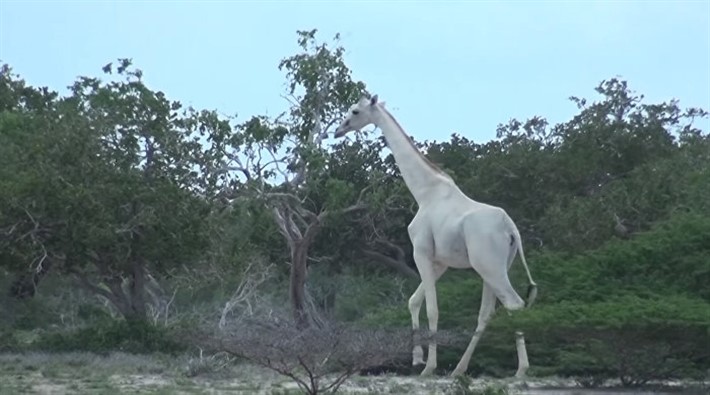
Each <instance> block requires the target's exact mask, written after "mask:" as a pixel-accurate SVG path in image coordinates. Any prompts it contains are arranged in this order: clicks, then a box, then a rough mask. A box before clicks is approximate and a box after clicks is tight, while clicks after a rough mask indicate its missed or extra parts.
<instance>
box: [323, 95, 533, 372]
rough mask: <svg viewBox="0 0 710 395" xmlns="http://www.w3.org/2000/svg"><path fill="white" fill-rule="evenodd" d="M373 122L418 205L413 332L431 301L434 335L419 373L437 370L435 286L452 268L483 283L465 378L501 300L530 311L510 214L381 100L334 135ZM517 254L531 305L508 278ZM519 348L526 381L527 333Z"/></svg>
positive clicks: (361, 106)
mask: <svg viewBox="0 0 710 395" xmlns="http://www.w3.org/2000/svg"><path fill="white" fill-rule="evenodd" d="M370 124H374V125H375V126H376V127H378V128H379V129H380V130H382V134H383V135H384V137H385V140H386V141H387V146H388V147H389V148H390V150H391V151H392V154H393V156H394V158H395V161H396V163H397V167H398V168H399V170H400V173H401V174H402V178H403V179H404V182H405V184H406V185H407V188H408V189H409V191H410V193H411V194H412V196H413V197H414V199H415V200H416V202H417V205H418V210H417V213H416V215H415V216H414V218H413V219H412V222H411V223H410V224H409V226H408V227H407V231H408V233H409V238H410V240H411V242H412V247H413V252H414V261H415V264H416V266H417V270H418V271H419V275H420V276H421V283H420V284H419V286H418V287H417V289H416V291H414V293H413V294H412V296H411V297H410V298H409V311H410V313H411V317H412V329H413V331H414V332H415V333H416V332H417V331H418V330H419V313H420V310H421V306H422V303H424V302H426V312H427V317H428V320H429V332H430V334H431V335H432V336H430V339H431V340H430V341H429V349H428V351H429V352H428V355H427V359H426V365H425V367H424V369H423V370H422V372H421V374H422V375H429V374H432V373H433V372H434V370H435V369H436V366H437V362H436V340H435V335H436V332H437V327H438V319H439V311H438V304H437V299H436V282H437V280H438V279H439V278H440V277H441V276H442V275H443V274H444V272H446V270H447V269H449V268H452V269H471V268H473V269H474V270H475V271H476V272H477V273H478V274H479V275H480V276H481V278H482V279H483V294H482V297H481V307H480V310H479V313H478V323H477V326H476V329H475V331H474V333H473V336H472V337H471V341H470V342H469V344H468V347H467V348H466V351H464V353H463V355H462V356H461V359H460V361H459V363H458V365H457V366H456V368H455V369H454V371H453V372H452V375H458V374H463V373H464V372H465V371H466V370H467V369H468V365H469V362H470V360H471V356H472V355H473V351H474V349H475V348H476V345H477V344H478V342H479V340H480V339H481V336H482V335H483V332H484V330H485V328H486V325H487V324H488V322H489V321H490V319H491V317H492V316H493V313H494V311H495V305H496V299H498V300H500V301H501V303H502V304H503V306H504V307H505V309H506V310H508V311H509V312H510V311H514V310H519V309H522V308H523V307H525V306H526V305H527V306H530V305H531V304H532V303H533V301H534V300H535V297H536V295H537V285H536V284H535V281H533V279H532V276H531V275H530V270H529V269H528V265H527V262H526V261H525V255H524V253H523V245H522V240H521V238H520V232H519V231H518V228H517V227H516V225H515V223H514V222H513V220H512V219H511V218H510V217H509V216H508V214H507V213H506V212H505V210H503V209H502V208H500V207H495V206H492V205H488V204H485V203H481V202H477V201H475V200H473V199H471V198H469V197H468V196H466V195H465V194H464V193H463V192H462V191H461V190H460V189H459V187H458V186H457V185H456V183H455V182H454V180H453V179H452V178H451V177H450V176H449V175H448V174H447V173H445V172H444V171H442V170H441V169H440V168H438V167H437V166H436V165H434V164H433V163H431V162H430V161H429V160H428V159H427V158H426V157H425V156H424V155H423V154H422V153H421V152H420V151H419V150H418V149H417V147H416V146H415V145H414V143H413V142H412V140H411V139H410V138H409V136H408V135H407V134H406V132H405V131H404V129H403V128H402V127H401V126H400V124H399V123H398V122H397V120H396V119H395V118H394V117H393V116H392V114H391V113H390V112H389V111H388V110H387V109H385V107H384V102H380V101H379V98H378V96H377V95H374V96H372V97H362V98H361V99H360V100H359V101H358V102H357V103H355V104H354V105H353V106H352V107H351V108H350V109H349V111H348V114H347V115H346V116H345V118H344V119H343V120H342V121H341V123H340V125H339V126H338V127H337V129H336V130H335V133H334V136H335V137H336V138H340V137H343V136H345V135H346V134H347V133H349V132H352V131H355V130H360V129H362V128H363V127H365V126H368V125H370ZM518 254H519V255H520V258H521V261H522V263H523V267H524V268H525V272H526V274H527V277H528V281H529V287H528V295H527V303H526V302H525V301H523V299H522V298H521V297H520V295H518V293H517V292H516V291H515V289H514V288H513V286H512V284H511V283H510V279H509V277H508V270H509V269H510V266H511V265H512V263H513V260H514V259H515V257H516V255H518ZM417 338H418V337H417V336H415V339H417ZM515 343H516V349H517V354H518V370H517V372H516V374H515V375H516V377H522V376H524V375H525V373H526V371H527V369H528V368H529V366H530V365H529V362H528V356H527V350H526V348H525V340H524V338H523V334H522V332H517V333H516V339H515ZM423 363H424V350H423V349H422V347H421V344H419V342H418V341H417V340H415V344H414V348H413V350H412V364H413V365H418V364H423Z"/></svg>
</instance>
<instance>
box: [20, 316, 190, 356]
mask: <svg viewBox="0 0 710 395" xmlns="http://www.w3.org/2000/svg"><path fill="white" fill-rule="evenodd" d="M31 347H32V348H34V349H38V350H43V351H52V352H65V351H90V352H96V353H106V352H110V351H123V352H126V353H133V354H148V353H155V352H162V353H173V354H174V353H181V352H184V351H186V349H187V346H186V345H185V344H184V343H180V342H178V341H176V340H174V339H173V338H172V333H170V332H169V331H168V330H166V329H165V328H161V327H157V326H155V325H152V324H150V323H148V322H146V321H127V320H100V321H96V322H95V323H94V324H93V325H90V326H87V327H83V328H79V329H76V330H73V331H69V332H55V333H48V334H46V335H44V336H43V337H41V338H40V339H38V340H37V341H36V342H34V343H33V344H32V345H31Z"/></svg>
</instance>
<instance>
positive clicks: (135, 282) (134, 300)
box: [126, 260, 148, 320]
mask: <svg viewBox="0 0 710 395" xmlns="http://www.w3.org/2000/svg"><path fill="white" fill-rule="evenodd" d="M132 266H133V267H132V273H131V283H130V287H131V288H130V289H131V292H130V295H131V297H130V299H131V300H130V305H131V311H132V316H133V317H132V319H136V320H146V319H147V318H148V317H147V312H146V301H145V285H146V282H145V267H144V264H143V262H142V261H139V260H134V261H133V263H132ZM126 319H128V317H126Z"/></svg>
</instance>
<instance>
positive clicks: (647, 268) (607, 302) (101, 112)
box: [0, 31, 710, 385]
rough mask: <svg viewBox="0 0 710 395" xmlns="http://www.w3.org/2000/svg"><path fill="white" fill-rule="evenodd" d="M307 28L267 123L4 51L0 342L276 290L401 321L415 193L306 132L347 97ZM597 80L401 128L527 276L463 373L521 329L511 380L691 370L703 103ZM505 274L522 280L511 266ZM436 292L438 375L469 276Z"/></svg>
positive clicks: (33, 343) (139, 327)
mask: <svg viewBox="0 0 710 395" xmlns="http://www.w3.org/2000/svg"><path fill="white" fill-rule="evenodd" d="M315 34H316V32H315V31H309V32H299V33H298V42H299V45H300V46H301V51H300V52H299V53H297V54H295V55H293V56H290V57H287V58H285V59H284V60H283V61H282V62H281V63H280V64H279V65H278V66H279V67H280V68H281V69H282V70H283V71H284V72H285V77H286V80H287V87H288V89H287V91H286V93H285V97H286V98H287V99H288V100H287V101H286V102H285V103H284V104H285V106H286V111H285V113H284V114H283V115H282V116H280V117H276V118H270V117H266V116H261V115H257V114H255V115H254V116H252V117H251V118H248V119H236V118H233V117H225V116H222V115H220V114H221V113H219V112H217V111H207V110H198V109H194V108H185V107H183V106H182V104H181V103H180V102H178V101H171V100H169V99H168V98H166V97H165V95H164V94H163V93H162V92H158V91H154V90H152V89H151V88H150V87H148V86H146V85H145V83H144V82H143V80H142V75H143V72H142V71H141V70H139V69H137V68H135V67H134V66H133V65H132V64H131V61H130V60H129V59H119V60H118V62H116V63H110V64H107V65H105V66H104V68H103V70H104V75H103V76H102V77H101V78H98V77H79V78H78V79H77V80H76V81H75V82H74V83H73V84H72V85H71V89H70V93H69V94H68V95H66V96H60V95H59V94H57V93H55V92H53V91H51V90H50V89H47V88H41V87H33V86H29V85H27V84H26V83H25V81H24V80H23V79H22V78H21V76H20V75H17V74H15V71H13V70H12V69H11V68H10V66H8V65H5V66H3V68H2V71H1V73H0V273H2V278H1V279H0V286H2V287H3V288H4V289H5V291H3V294H2V295H1V296H0V298H1V299H0V302H1V303H0V317H2V320H1V321H0V334H1V335H2V336H1V339H2V340H0V350H3V351H8V350H13V351H22V350H38V349H39V350H49V351H65V350H93V351H97V352H106V351H110V350H124V351H128V352H154V351H161V352H176V353H177V352H189V351H191V350H194V349H195V347H196V345H195V344H194V342H193V341H192V340H191V338H190V336H189V334H191V333H198V332H199V331H201V330H204V328H211V329H215V330H216V329H217V328H218V327H219V330H228V329H229V327H230V323H234V322H239V320H240V317H244V316H245V314H246V315H248V314H251V313H250V312H252V311H253V310H254V308H255V307H257V306H258V307H259V308H260V309H261V310H262V311H263V310H264V309H266V310H268V308H269V306H275V307H279V308H281V307H283V306H288V309H289V311H290V313H291V315H292V318H291V319H292V320H293V321H294V324H295V325H296V326H297V327H298V328H301V329H304V328H308V327H311V326H313V325H315V326H318V325H319V318H318V317H326V318H327V319H328V320H335V321H338V322H340V323H341V324H343V323H345V324H347V325H350V326H352V327H359V328H361V327H363V326H365V327H367V326H369V327H373V326H374V327H376V328H378V329H399V330H401V329H403V328H408V327H409V325H410V318H409V312H408V309H407V308H406V300H407V298H408V297H409V295H410V294H411V293H412V292H413V291H414V289H415V287H416V285H417V282H418V276H417V273H416V269H415V266H414V264H413V261H412V258H411V246H410V244H409V240H408V237H407V234H406V225H407V224H408V222H409V221H410V220H411V218H412V216H413V215H414V213H415V211H416V207H415V205H414V201H413V199H412V198H411V196H410V195H409V193H408V191H407V190H406V188H405V187H404V184H403V182H402V181H401V179H400V178H399V175H398V173H399V172H398V170H397V167H396V164H395V163H394V161H393V158H392V156H391V155H390V154H389V151H388V150H387V148H386V146H385V145H384V142H383V141H382V139H381V138H380V137H379V136H377V135H374V134H373V132H372V131H363V132H362V133H360V134H359V135H357V136H356V137H355V138H354V140H345V141H338V142H336V143H332V144H331V143H330V142H329V141H328V132H329V131H331V130H330V128H331V127H332V125H333V124H334V123H335V122H336V121H337V120H338V119H339V118H340V117H341V116H342V114H343V113H344V111H345V110H346V109H347V108H348V107H349V105H350V104H352V103H353V102H354V101H355V100H356V99H357V98H359V97H360V96H361V95H363V94H367V93H368V92H367V87H366V85H365V84H364V83H363V82H360V81H354V80H352V79H351V74H350V70H349V69H348V67H347V65H346V63H345V60H344V58H343V55H344V50H343V48H342V47H341V46H339V44H338V42H337V41H338V38H337V37H336V38H335V40H334V41H335V42H334V44H328V43H321V42H319V41H317V40H316V38H315ZM19 72H21V70H20V71H19ZM147 72H148V73H151V72H155V71H154V70H152V71H151V70H149V71H147ZM595 92H596V94H597V97H596V98H595V99H581V98H576V97H573V98H571V101H572V102H573V104H574V105H576V106H577V108H578V111H579V112H578V114H577V115H575V116H574V117H573V118H572V119H570V120H569V121H567V122H564V123H561V124H557V125H549V124H548V123H547V121H546V120H545V119H544V118H542V117H535V118H532V119H529V120H525V121H519V120H510V121H509V122H508V123H506V124H501V125H500V127H499V128H498V130H497V138H496V139H494V140H491V141H488V142H475V141H472V140H470V139H468V138H466V137H464V136H465V135H467V134H470V133H472V131H466V130H462V131H457V132H456V133H454V134H452V135H451V137H450V139H449V140H446V141H439V142H436V141H435V142H421V143H417V144H418V145H419V146H420V147H421V149H422V150H423V151H425V152H426V153H427V155H428V156H429V157H430V158H431V159H432V160H433V161H435V162H437V163H438V164H439V165H440V166H442V167H443V168H444V169H445V171H447V172H449V173H450V174H451V175H452V176H453V177H454V179H455V180H456V182H457V183H458V184H459V185H460V187H461V188H462V189H463V190H464V191H465V192H466V193H468V194H469V195H470V196H471V197H472V198H474V199H476V200H479V201H484V202H487V203H490V204H495V205H499V206H501V207H503V208H504V209H505V210H507V211H508V212H509V213H510V214H511V216H512V217H513V218H514V220H515V221H516V222H517V223H518V225H519V227H520V229H521V232H522V234H523V238H524V241H525V247H526V254H527V256H528V261H529V262H530V266H531V270H532V273H533V277H534V278H535V280H536V281H537V282H538V284H539V287H540V295H539V299H538V302H536V304H535V305H534V307H533V308H532V309H530V310H526V311H522V312H519V313H516V314H514V315H512V316H508V315H507V314H505V313H502V312H499V313H498V314H497V316H496V318H495V319H494V320H493V322H492V323H491V324H490V326H489V329H488V330H487V332H486V335H485V336H484V338H483V340H482V342H481V344H480V346H479V348H478V349H477V351H476V353H475V355H474V358H473V360H472V364H471V368H470V371H469V372H470V373H471V374H489V375H495V376H507V375H510V374H512V372H513V371H514V368H515V367H514V366H513V365H514V363H515V354H514V352H515V345H514V336H513V333H514V331H515V330H518V329H519V330H523V331H525V333H526V339H527V342H528V351H529V354H530V360H531V363H532V368H531V370H530V373H531V374H538V375H548V374H560V375H572V376H575V377H578V378H579V380H580V381H581V382H584V383H586V384H589V385H594V384H597V383H599V382H601V380H603V379H605V378H619V379H621V380H622V382H623V383H624V384H626V385H640V384H644V383H646V382H647V381H649V380H653V379H660V378H667V377H681V378H686V377H702V376H703V375H707V372H708V367H709V366H710V355H709V351H708V348H707V344H710V287H708V285H707V284H710V258H708V256H709V255H708V253H710V203H708V202H709V201H710V200H708V198H707V197H708V196H710V137H709V135H708V133H707V130H702V129H700V128H698V127H697V126H695V125H694V122H696V121H697V120H701V121H703V122H705V121H706V119H707V113H706V112H705V111H704V110H702V109H694V108H690V109H683V108H681V107H680V106H679V103H678V102H676V101H669V102H664V103H653V104H647V103H645V102H644V100H643V96H641V95H638V94H636V93H635V92H633V91H632V90H631V89H630V88H629V87H628V86H627V83H626V82H625V81H623V80H619V79H611V80H608V81H602V82H601V83H600V84H599V86H597V87H596V88H595ZM277 94H279V92H274V95H277ZM184 99H189V98H184ZM393 101H395V102H396V98H389V99H388V102H390V103H392V102H393ZM220 110H230V109H220ZM232 110H238V109H232ZM402 123H403V125H405V127H407V126H406V125H407V122H406V120H403V121H402ZM704 125H705V127H706V129H707V122H705V123H704ZM412 127H414V126H412ZM412 131H414V130H413V129H412ZM415 137H416V136H415ZM512 276H513V279H514V280H515V281H514V283H515V284H523V278H522V270H521V268H520V266H519V265H518V264H515V265H514V267H513V269H512ZM438 293H439V298H438V299H439V306H440V311H441V313H440V328H441V329H442V330H444V331H449V332H450V333H452V334H454V335H456V336H454V337H452V338H456V339H460V340H461V341H460V342H456V341H455V342H452V343H451V344H446V345H445V346H444V347H442V351H441V354H440V358H441V361H440V363H439V366H440V369H441V370H442V371H445V370H449V369H451V368H453V366H452V365H453V364H454V363H456V362H457V360H458V358H459V357H460V354H461V352H462V350H463V347H465V343H466V342H467V341H468V336H470V335H471V333H472V331H473V329H474V325H475V322H476V314H477V312H478V302H479V299H480V279H478V277H477V276H476V275H475V274H474V272H473V271H453V270H452V271H449V272H448V273H446V274H445V275H444V277H443V278H442V280H441V281H440V285H439V289H438ZM403 358H404V359H403V361H402V364H403V365H405V366H406V365H408V364H409V360H407V359H406V358H408V357H407V356H405V357H403Z"/></svg>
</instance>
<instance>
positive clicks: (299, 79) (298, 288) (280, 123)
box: [223, 30, 365, 328]
mask: <svg viewBox="0 0 710 395" xmlns="http://www.w3.org/2000/svg"><path fill="white" fill-rule="evenodd" d="M315 34H316V30H311V31H299V32H298V36H299V39H298V44H299V46H300V47H301V49H302V53H299V54H297V55H294V56H291V57H287V58H285V59H283V60H282V61H281V63H280V64H279V68H280V69H282V70H285V71H286V76H287V78H288V84H287V85H288V89H287V93H286V95H285V96H284V98H285V99H286V100H288V102H289V103H290V110H289V111H288V112H286V113H283V114H281V115H280V116H278V117H276V118H275V119H269V118H268V117H266V116H254V117H252V118H251V119H249V120H248V121H246V122H244V123H242V124H241V125H239V127H238V129H239V131H240V133H239V134H238V135H236V136H235V137H234V138H233V139H231V140H230V141H229V143H230V144H229V145H230V146H229V147H228V148H227V149H226V150H225V151H224V155H225V157H226V158H227V159H228V161H229V164H228V166H226V167H224V168H223V170H224V173H225V174H227V175H228V177H229V179H230V180H231V183H230V189H231V192H230V195H231V196H232V197H235V198H236V197H240V198H242V199H252V198H256V199H259V200H261V201H263V202H264V203H265V204H266V205H267V207H268V208H269V209H270V211H271V213H272V216H273V220H274V222H275V224H276V225H277V227H278V229H279V232H280V233H281V235H282V236H283V238H284V240H285V241H286V244H287V246H288V249H289V261H290V281H289V283H290V286H289V295H290V300H291V304H292V310H293V314H294V319H295V321H296V323H297V324H298V326H299V327H301V328H303V327H306V326H308V325H309V317H308V313H307V311H308V308H307V304H308V294H307V290H306V278H307V271H308V264H309V262H308V261H309V254H310V248H311V246H312V244H313V242H314V240H315V237H316V235H317V234H318V232H319V231H320V230H321V229H322V227H323V224H324V223H325V221H326V220H327V219H328V218H329V217H331V216H334V215H343V214H348V213H351V212H354V211H358V210H362V209H364V208H365V206H364V205H363V204H361V201H360V199H358V200H356V201H350V202H347V204H340V203H343V202H338V204H333V203H334V202H333V201H329V202H325V201H323V202H316V201H313V200H312V199H311V194H312V193H313V192H314V187H315V185H318V183H319V181H318V180H323V179H325V178H327V176H326V174H325V172H326V167H325V164H326V158H327V156H328V152H327V148H326V147H324V145H323V140H324V138H325V137H327V134H328V130H329V128H330V127H331V126H332V125H333V124H334V123H335V122H336V121H337V120H338V119H340V117H341V116H342V113H343V111H344V110H345V109H346V108H347V107H349V105H350V104H351V103H352V102H354V101H355V100H356V99H357V98H359V97H360V95H361V94H363V92H364V91H365V85H364V84H363V83H361V82H355V81H353V80H352V79H351V76H350V70H349V69H348V68H347V66H346V65H345V62H344V60H343V54H344V49H343V48H342V47H341V46H337V47H335V48H333V49H331V48H329V47H328V45H327V44H322V43H319V42H317V40H316V39H315ZM338 40H339V37H338V36H337V35H336V37H335V41H336V42H337V41H338ZM336 184H337V183H334V182H326V183H325V185H326V188H331V189H332V190H331V191H333V192H334V191H335V189H337V185H336ZM321 185H322V184H321Z"/></svg>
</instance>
